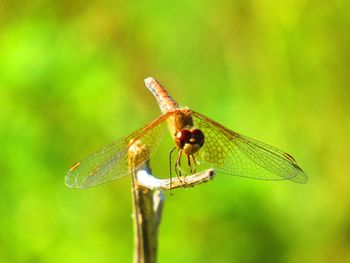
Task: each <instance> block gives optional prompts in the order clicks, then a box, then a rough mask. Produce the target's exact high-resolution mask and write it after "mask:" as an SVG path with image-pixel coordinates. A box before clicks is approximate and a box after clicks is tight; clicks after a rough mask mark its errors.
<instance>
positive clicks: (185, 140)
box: [175, 129, 204, 155]
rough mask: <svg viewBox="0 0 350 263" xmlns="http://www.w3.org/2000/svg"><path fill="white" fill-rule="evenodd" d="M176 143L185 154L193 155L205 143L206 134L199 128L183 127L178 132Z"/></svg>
mask: <svg viewBox="0 0 350 263" xmlns="http://www.w3.org/2000/svg"><path fill="white" fill-rule="evenodd" d="M175 143H176V146H177V147H178V148H179V149H181V150H183V153H184V154H186V155H193V154H195V153H196V152H197V151H198V150H199V149H200V148H201V147H202V146H203V145H204V134H203V132H202V131H201V130H199V129H194V130H188V129H183V130H181V131H178V132H177V133H176V136H175Z"/></svg>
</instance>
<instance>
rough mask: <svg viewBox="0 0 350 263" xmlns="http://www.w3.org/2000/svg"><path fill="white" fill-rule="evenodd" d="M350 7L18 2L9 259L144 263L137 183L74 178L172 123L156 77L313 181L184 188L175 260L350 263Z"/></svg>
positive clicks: (13, 5) (4, 120) (11, 62)
mask: <svg viewBox="0 0 350 263" xmlns="http://www.w3.org/2000/svg"><path fill="white" fill-rule="evenodd" d="M349 3H350V2H349V1H345V0H343V1H311V0H296V1H256V0H255V1H254V0H248V1H181V0H180V1H137V2H134V1H108V0H104V1H75V0H73V1H40V0H38V1H2V2H1V3H0V136H1V137H0V138H1V146H0V157H1V158H0V175H1V184H0V211H1V217H0V229H1V231H0V262H131V260H132V253H133V230H132V218H131V213H132V206H131V192H130V188H131V182H130V181H131V179H130V177H129V176H127V177H124V178H123V179H120V180H118V181H115V182H112V183H109V184H105V185H101V186H99V187H95V188H90V189H86V190H74V189H68V188H66V187H65V185H64V182H63V180H64V175H65V173H66V172H67V170H68V169H69V167H70V166H71V165H72V164H73V163H74V162H76V161H78V160H79V159H81V158H82V157H85V156H86V155H88V154H89V153H90V152H92V151H94V150H96V149H98V148H100V147H102V146H104V145H105V144H108V143H110V142H112V141H114V140H116V139H118V138H121V137H123V136H126V135H128V134H129V133H131V132H132V131H134V130H136V129H138V128H140V127H142V126H143V125H145V124H146V123H147V122H149V121H151V120H153V119H154V118H156V117H157V116H159V115H160V112H159V109H158V105H157V104H156V102H155V100H154V98H153V97H152V95H151V94H150V93H149V92H148V90H147V89H146V88H145V87H144V84H143V79H144V78H146V77H148V76H153V77H156V78H158V79H159V80H160V81H161V82H162V83H163V84H164V85H165V86H166V87H167V88H168V90H169V92H170V94H171V95H172V96H173V97H174V98H175V99H176V100H177V101H178V102H179V103H180V104H182V105H186V106H190V107H191V108H192V109H195V110H197V111H199V112H201V113H203V114H205V115H207V116H209V117H211V118H214V119H215V120H217V121H218V122H220V123H222V124H223V125H225V126H227V127H229V128H231V129H233V130H235V131H237V132H240V133H242V134H245V135H247V136H249V137H253V138H256V139H258V140H261V141H264V142H266V143H269V144H271V145H274V146H276V147H278V148H281V149H283V150H286V151H287V152H289V153H290V154H292V155H293V156H294V157H295V158H296V159H297V161H298V163H299V164H300V165H301V167H303V169H304V170H305V171H306V173H307V174H308V176H309V179H310V180H309V182H308V183H307V184H306V185H299V184H295V183H292V182H264V181H256V180H250V179H244V178H238V177H232V176H227V175H218V176H217V177H216V179H215V180H214V181H212V182H210V183H208V184H205V185H200V186H198V187H195V188H191V189H186V190H185V189H182V190H177V191H174V194H175V195H174V196H169V195H167V200H166V203H165V208H164V214H163V218H162V223H161V226H160V233H159V255H158V258H159V262H288V263H293V262H350V207H349V199H350V191H349V183H350V179H349V168H350V165H349V163H350V143H349V135H350V119H349V118H350V110H349V108H350V88H349V82H350V77H349V76H350V72H349V68H350V53H349V51H350V4H349ZM167 154H168V150H167V149H161V150H160V151H159V152H158V153H157V155H156V156H155V157H154V159H153V160H152V166H153V168H154V169H158V171H166V170H167V167H168V166H167V165H168V164H167V162H166V157H165V158H163V157H164V156H167ZM164 176H167V174H165V175H164Z"/></svg>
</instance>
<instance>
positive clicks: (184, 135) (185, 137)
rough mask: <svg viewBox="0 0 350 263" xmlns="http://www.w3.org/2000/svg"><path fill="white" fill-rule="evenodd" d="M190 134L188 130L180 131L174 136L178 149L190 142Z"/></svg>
mask: <svg viewBox="0 0 350 263" xmlns="http://www.w3.org/2000/svg"><path fill="white" fill-rule="evenodd" d="M191 137H192V133H191V132H190V131H189V130H185V129H184V130H181V131H179V132H178V133H177V134H176V142H177V144H178V147H180V148H183V147H184V145H185V144H186V143H189V142H190V139H191Z"/></svg>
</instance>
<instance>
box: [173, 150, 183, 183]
mask: <svg viewBox="0 0 350 263" xmlns="http://www.w3.org/2000/svg"><path fill="white" fill-rule="evenodd" d="M181 156H182V150H179V154H178V156H177V159H176V162H175V172H176V175H177V177H178V179H179V181H180V182H181V183H182V180H181V176H182V174H184V175H185V172H184V171H183V170H182V168H181Z"/></svg>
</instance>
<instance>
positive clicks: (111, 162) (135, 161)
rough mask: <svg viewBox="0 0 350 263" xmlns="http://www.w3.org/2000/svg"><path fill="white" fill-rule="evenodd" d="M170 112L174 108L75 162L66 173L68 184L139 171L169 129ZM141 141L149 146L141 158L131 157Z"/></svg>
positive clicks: (88, 183)
mask: <svg viewBox="0 0 350 263" xmlns="http://www.w3.org/2000/svg"><path fill="white" fill-rule="evenodd" d="M170 115H171V113H170V112H169V113H166V114H164V115H162V116H161V117H159V118H158V119H156V120H154V121H153V122H151V123H149V124H148V125H146V126H145V127H144V128H141V129H139V130H137V131H135V132H134V133H132V134H131V135H129V136H128V137H126V138H123V139H120V140H118V141H115V142H113V143H112V144H110V145H107V146H106V147H104V148H102V149H101V150H99V151H97V152H95V153H93V154H91V155H90V156H88V157H87V158H85V159H83V160H82V161H80V162H77V163H76V164H74V165H73V166H72V168H71V169H70V170H69V172H68V173H67V175H66V178H65V183H66V185H67V186H68V187H71V188H86V187H90V186H95V185H98V184H102V183H106V182H109V181H112V180H115V179H118V178H120V177H122V176H124V175H127V174H129V173H131V172H133V171H135V170H136V169H137V168H139V167H140V166H141V165H142V164H144V163H145V162H146V161H147V160H148V159H149V158H150V156H151V155H152V154H153V153H154V152H155V150H156V148H157V146H158V145H159V142H160V139H161V137H162V135H163V131H164V130H165V120H166V119H167V118H168V117H169V116H170ZM139 145H142V147H146V148H147V150H146V151H140V152H139V154H138V156H137V158H130V149H133V148H132V147H134V148H136V147H138V146H139ZM130 160H132V162H131V161H130Z"/></svg>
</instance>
